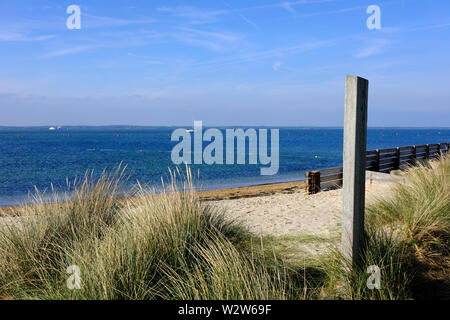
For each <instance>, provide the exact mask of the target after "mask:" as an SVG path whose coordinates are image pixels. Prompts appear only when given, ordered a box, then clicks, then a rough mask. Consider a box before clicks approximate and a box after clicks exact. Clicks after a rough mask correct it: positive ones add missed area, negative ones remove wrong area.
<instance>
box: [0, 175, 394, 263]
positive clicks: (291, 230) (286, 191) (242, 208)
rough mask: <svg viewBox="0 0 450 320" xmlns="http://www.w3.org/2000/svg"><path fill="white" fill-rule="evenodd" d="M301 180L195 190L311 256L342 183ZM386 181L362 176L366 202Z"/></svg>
mask: <svg viewBox="0 0 450 320" xmlns="http://www.w3.org/2000/svg"><path fill="white" fill-rule="evenodd" d="M305 186H306V184H305V181H295V182H285V183H272V184H264V185H255V186H247V187H240V188H230V189H221V190H208V191H200V192H198V196H199V198H200V199H201V200H202V201H205V202H207V203H208V204H210V205H213V206H216V207H218V208H219V209H223V210H224V211H225V213H226V217H228V218H229V219H230V220H233V221H236V222H238V223H241V224H243V225H244V226H245V227H247V228H248V229H249V230H250V231H251V232H252V233H254V234H255V235H257V236H259V235H262V236H264V237H266V238H271V239H274V240H276V241H277V243H278V244H279V245H280V244H281V245H282V246H284V249H285V251H286V253H287V255H289V253H290V252H291V253H293V255H295V256H296V257H297V258H298V256H299V255H300V256H308V257H314V256H316V255H320V254H323V253H325V252H326V250H327V248H329V247H330V245H332V244H335V243H338V241H339V239H340V228H341V216H342V189H335V190H328V191H322V192H319V193H318V194H314V195H308V194H307V193H306V191H305ZM391 186H392V182H390V181H372V180H369V179H367V180H366V199H367V202H370V201H372V200H373V199H376V198H377V197H386V196H388V195H389V190H390V188H391ZM23 209H24V207H5V208H0V217H1V216H3V218H1V220H3V222H11V221H13V220H15V219H16V218H11V216H17V215H19V216H20V215H21V212H22V211H23Z"/></svg>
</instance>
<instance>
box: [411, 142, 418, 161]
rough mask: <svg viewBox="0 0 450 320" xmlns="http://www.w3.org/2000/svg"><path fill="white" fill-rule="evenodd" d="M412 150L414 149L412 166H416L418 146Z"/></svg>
mask: <svg viewBox="0 0 450 320" xmlns="http://www.w3.org/2000/svg"><path fill="white" fill-rule="evenodd" d="M412 148H413V152H412V160H411V164H414V163H415V162H416V160H417V148H416V146H412Z"/></svg>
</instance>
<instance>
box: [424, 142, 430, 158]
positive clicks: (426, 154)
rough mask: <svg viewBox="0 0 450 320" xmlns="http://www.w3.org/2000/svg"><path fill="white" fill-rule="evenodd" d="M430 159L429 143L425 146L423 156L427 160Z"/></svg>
mask: <svg viewBox="0 0 450 320" xmlns="http://www.w3.org/2000/svg"><path fill="white" fill-rule="evenodd" d="M428 159H430V145H429V144H427V146H426V147H425V158H424V160H428Z"/></svg>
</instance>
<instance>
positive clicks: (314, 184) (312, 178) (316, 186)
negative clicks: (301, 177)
mask: <svg viewBox="0 0 450 320" xmlns="http://www.w3.org/2000/svg"><path fill="white" fill-rule="evenodd" d="M319 191H320V171H310V172H308V194H316V193H317V192H319Z"/></svg>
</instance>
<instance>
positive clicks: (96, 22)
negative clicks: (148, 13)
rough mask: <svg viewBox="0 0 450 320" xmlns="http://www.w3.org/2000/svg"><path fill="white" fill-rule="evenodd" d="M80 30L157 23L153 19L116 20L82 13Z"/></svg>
mask: <svg viewBox="0 0 450 320" xmlns="http://www.w3.org/2000/svg"><path fill="white" fill-rule="evenodd" d="M81 19H82V20H81V21H82V28H84V27H86V28H104V27H121V26H130V25H145V24H151V23H155V22H157V20H155V19H131V20H127V19H118V18H112V17H105V16H97V15H91V14H87V13H83V15H82V18H81Z"/></svg>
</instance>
